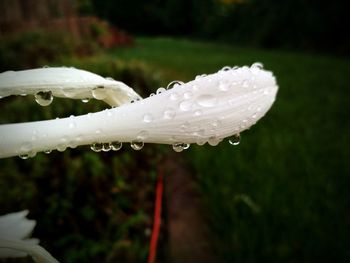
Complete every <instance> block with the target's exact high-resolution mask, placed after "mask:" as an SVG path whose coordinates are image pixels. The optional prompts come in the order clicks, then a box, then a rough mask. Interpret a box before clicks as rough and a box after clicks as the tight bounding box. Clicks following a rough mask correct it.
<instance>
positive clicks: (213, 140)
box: [208, 136, 221, 146]
mask: <svg viewBox="0 0 350 263" xmlns="http://www.w3.org/2000/svg"><path fill="white" fill-rule="evenodd" d="M220 142H221V139H220V138H218V137H216V136H211V137H209V139H208V143H209V145H211V146H216V145H218V144H219V143H220Z"/></svg>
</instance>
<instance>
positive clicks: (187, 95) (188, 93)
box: [184, 91, 192, 99]
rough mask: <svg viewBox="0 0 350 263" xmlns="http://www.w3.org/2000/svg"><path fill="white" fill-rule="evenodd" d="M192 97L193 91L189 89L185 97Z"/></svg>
mask: <svg viewBox="0 0 350 263" xmlns="http://www.w3.org/2000/svg"><path fill="white" fill-rule="evenodd" d="M191 97H192V92H191V91H187V92H185V93H184V98H185V99H190V98H191Z"/></svg>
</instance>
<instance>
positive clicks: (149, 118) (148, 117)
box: [143, 113, 153, 123]
mask: <svg viewBox="0 0 350 263" xmlns="http://www.w3.org/2000/svg"><path fill="white" fill-rule="evenodd" d="M152 121H153V117H152V115H151V114H149V113H146V114H145V115H143V122H146V123H150V122H152Z"/></svg>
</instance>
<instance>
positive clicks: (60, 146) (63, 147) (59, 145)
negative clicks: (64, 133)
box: [57, 143, 67, 152]
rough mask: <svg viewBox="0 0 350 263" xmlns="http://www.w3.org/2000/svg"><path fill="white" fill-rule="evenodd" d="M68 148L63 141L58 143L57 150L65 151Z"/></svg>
mask: <svg viewBox="0 0 350 263" xmlns="http://www.w3.org/2000/svg"><path fill="white" fill-rule="evenodd" d="M66 149H67V146H66V145H65V144H63V143H61V144H58V145H57V151H59V152H64V151H65V150H66Z"/></svg>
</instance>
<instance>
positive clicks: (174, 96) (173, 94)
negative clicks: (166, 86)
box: [170, 92, 179, 100]
mask: <svg viewBox="0 0 350 263" xmlns="http://www.w3.org/2000/svg"><path fill="white" fill-rule="evenodd" d="M170 99H171V100H178V99H179V94H177V93H176V92H173V93H171V94H170Z"/></svg>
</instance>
